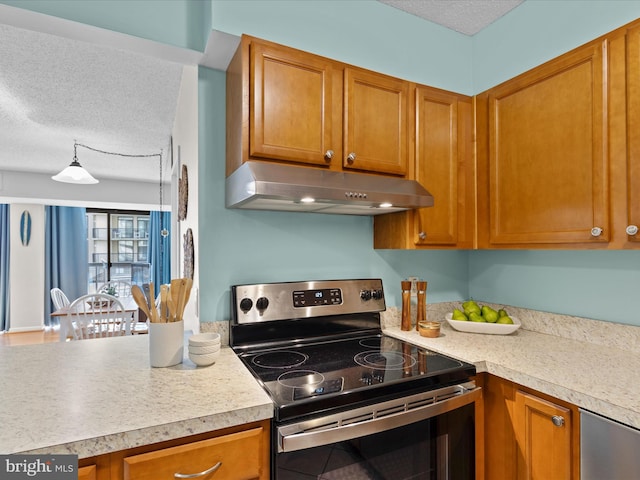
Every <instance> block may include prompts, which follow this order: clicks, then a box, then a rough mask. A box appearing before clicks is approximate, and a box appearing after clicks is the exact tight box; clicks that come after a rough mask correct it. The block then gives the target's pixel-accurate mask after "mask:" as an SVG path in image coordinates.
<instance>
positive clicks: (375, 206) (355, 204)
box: [226, 161, 433, 215]
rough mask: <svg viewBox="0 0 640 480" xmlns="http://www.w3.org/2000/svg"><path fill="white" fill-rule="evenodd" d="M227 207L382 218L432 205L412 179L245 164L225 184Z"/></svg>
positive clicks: (277, 165) (257, 163) (270, 164)
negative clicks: (379, 216)
mask: <svg viewBox="0 0 640 480" xmlns="http://www.w3.org/2000/svg"><path fill="white" fill-rule="evenodd" d="M226 204H227V208H244V209H250V210H281V211H295V212H314V213H333V214H340V215H381V214H384V213H393V212H399V211H402V210H410V209H413V208H422V207H431V206H433V196H432V195H431V194H430V193H429V192H428V191H427V190H426V189H425V188H424V187H423V186H422V185H420V184H419V183H418V182H416V181H415V180H405V179H402V178H393V177H384V176H379V175H369V174H364V173H350V172H336V171H331V170H323V169H320V168H309V167H298V166H291V165H283V164H277V163H268V162H259V161H251V162H245V163H243V164H242V166H240V167H239V168H238V169H237V170H236V171H235V172H233V173H232V174H231V175H229V176H228V177H227V181H226Z"/></svg>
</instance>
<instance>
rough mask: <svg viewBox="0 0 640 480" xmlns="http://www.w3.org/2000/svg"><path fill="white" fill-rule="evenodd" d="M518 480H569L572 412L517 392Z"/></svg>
mask: <svg viewBox="0 0 640 480" xmlns="http://www.w3.org/2000/svg"><path fill="white" fill-rule="evenodd" d="M515 417H516V418H515V432H516V442H517V444H518V460H517V465H518V479H519V480H537V479H540V480H545V479H554V480H570V479H571V458H572V457H571V455H572V450H571V439H572V435H571V428H572V427H571V410H569V409H567V408H564V407H561V406H559V405H555V404H553V403H551V402H548V401H546V400H543V399H541V398H538V397H535V396H533V395H530V394H528V393H525V392H522V391H517V392H516V414H515Z"/></svg>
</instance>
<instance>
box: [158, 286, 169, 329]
mask: <svg viewBox="0 0 640 480" xmlns="http://www.w3.org/2000/svg"><path fill="white" fill-rule="evenodd" d="M168 296H169V287H168V286H167V285H160V321H161V322H163V323H166V322H167V317H168V313H167V297H168Z"/></svg>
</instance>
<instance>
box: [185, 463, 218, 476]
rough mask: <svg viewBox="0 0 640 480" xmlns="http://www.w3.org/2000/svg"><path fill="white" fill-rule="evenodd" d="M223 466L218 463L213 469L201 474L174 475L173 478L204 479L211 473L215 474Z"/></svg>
mask: <svg viewBox="0 0 640 480" xmlns="http://www.w3.org/2000/svg"><path fill="white" fill-rule="evenodd" d="M221 466H222V462H218V463H216V464H215V465H214V466H213V467H211V468H208V469H207V470H205V471H204V472H200V473H174V474H173V476H174V478H198V477H204V476H205V475H207V474H209V473H212V472H215V471H216V470H218V469H219V468H220V467H221Z"/></svg>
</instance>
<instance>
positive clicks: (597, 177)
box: [478, 41, 610, 246]
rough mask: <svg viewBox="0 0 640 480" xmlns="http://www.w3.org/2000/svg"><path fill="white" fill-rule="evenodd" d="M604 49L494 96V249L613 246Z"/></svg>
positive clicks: (592, 49)
mask: <svg viewBox="0 0 640 480" xmlns="http://www.w3.org/2000/svg"><path fill="white" fill-rule="evenodd" d="M606 47H607V43H606V41H605V42H596V43H593V44H589V45H587V46H585V47H581V48H580V49H577V50H574V51H573V52H570V53H568V54H566V55H563V56H561V57H558V58H557V59H555V60H552V61H550V62H548V63H546V64H544V65H542V66H540V67H538V68H536V69H534V70H531V71H530V72H527V73H525V74H523V75H521V76H519V77H516V78H515V79H513V80H510V81H508V82H506V83H504V84H502V85H501V86H498V87H496V88H495V89H492V90H491V91H489V113H488V114H489V152H488V153H489V172H488V174H489V181H488V191H486V190H484V189H483V188H479V191H478V195H479V196H482V195H488V196H489V217H490V218H489V228H490V230H489V244H490V245H492V246H496V245H501V244H505V245H506V244H511V245H513V246H525V245H532V244H538V245H540V244H547V245H554V244H562V243H564V244H571V243H602V242H608V241H609V238H610V231H609V230H610V229H609V195H608V165H609V164H608V161H609V158H608V145H607V136H606V132H607V124H608V123H607V86H608V83H607V79H606V75H607V71H608V70H607V68H606V62H607V48H606ZM484 188H487V186H486V185H485V186H484ZM594 229H601V231H600V233H598V232H599V230H594Z"/></svg>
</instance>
